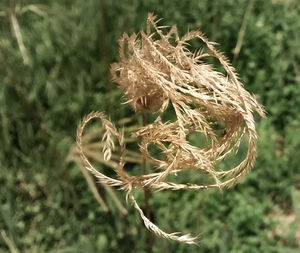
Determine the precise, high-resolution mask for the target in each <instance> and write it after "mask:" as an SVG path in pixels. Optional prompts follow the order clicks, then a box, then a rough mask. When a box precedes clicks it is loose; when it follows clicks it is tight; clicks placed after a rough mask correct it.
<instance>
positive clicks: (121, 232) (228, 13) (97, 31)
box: [0, 0, 300, 252]
mask: <svg viewBox="0 0 300 253" xmlns="http://www.w3.org/2000/svg"><path fill="white" fill-rule="evenodd" d="M14 4H15V7H14ZM247 10H248V14H247V15H246V18H245V19H244V17H245V13H246V12H247ZM149 11H151V12H154V13H155V14H157V15H158V17H163V18H164V20H163V21H162V24H163V25H172V24H177V25H178V28H179V31H180V34H184V33H185V32H186V31H187V30H188V29H190V30H192V29H198V28H200V29H201V30H202V31H203V32H205V33H206V35H207V36H208V38H209V39H210V40H213V41H216V42H218V43H219V44H220V46H219V49H220V50H222V51H224V52H226V54H227V56H228V57H229V58H230V59H233V58H235V59H234V64H235V66H236V68H237V70H238V72H239V73H240V77H241V79H242V81H243V82H244V83H245V86H246V89H247V90H249V91H251V92H252V93H255V94H256V95H257V96H258V98H259V101H260V102H261V103H263V104H264V105H265V107H266V110H267V112H268V118H267V119H264V120H260V119H259V120H258V124H257V130H258V133H259V144H258V148H259V157H258V159H257V162H256V165H255V168H254V169H253V171H252V173H250V174H249V175H248V176H247V177H246V179H245V180H243V182H241V183H239V184H238V185H237V186H236V187H234V188H231V189H229V190H224V191H223V192H219V191H216V190H207V191H200V192H194V191H182V192H161V193H155V194H152V197H151V201H150V204H151V209H152V212H153V216H154V219H155V222H156V223H157V224H158V225H159V226H161V227H162V228H164V229H165V230H167V231H184V232H191V233H192V234H194V235H195V234H199V233H200V243H199V246H188V245H183V244H179V243H176V242H168V241H164V240H162V239H155V241H154V246H153V251H154V252H299V249H300V233H299V231H300V166H299V164H300V114H299V110H300V74H299V71H300V69H299V62H300V47H299V45H300V32H299V31H300V16H299V13H300V5H299V3H298V1H297V0H250V1H246V0H239V1H236V0H218V1H216V0H215V1H211V0H201V1H197V0H194V1H191V0H173V1H167V0H160V1H158V0H139V1H138V0H128V1H123V0H114V1H112V0H111V1H110V0H89V1H81V0H73V1H71V0H51V1H50V0H24V1H20V0H19V1H17V0H16V1H1V3H0V62H1V64H0V144H1V148H0V201H1V204H0V230H1V231H0V232H1V236H0V252H145V251H146V246H145V245H146V243H145V241H146V231H145V229H144V227H143V225H142V224H141V221H140V218H139V217H138V214H137V213H136V211H135V210H134V208H133V207H130V206H128V210H129V214H128V215H126V216H123V215H122V214H121V213H120V211H119V209H118V208H117V207H116V206H115V205H114V203H113V202H112V201H111V199H110V197H109V196H106V192H105V191H102V192H101V190H102V188H100V192H101V194H102V196H103V197H104V198H105V201H106V202H107V205H108V207H109V211H108V212H105V210H104V209H103V208H102V207H100V206H99V205H98V203H97V201H96V200H95V199H94V197H93V194H92V192H91V191H90V189H89V187H88V185H87V183H86V181H85V179H84V177H83V175H82V173H81V171H80V169H79V168H78V166H77V165H76V164H74V163H69V162H67V161H66V157H67V154H68V152H69V150H70V147H71V145H72V144H73V143H74V139H75V131H76V126H77V123H78V122H79V120H80V119H81V118H82V116H83V115H84V114H87V113H88V112H90V111H92V110H101V111H105V112H106V113H107V114H108V115H110V118H111V119H112V120H113V121H114V120H117V119H120V118H124V117H128V116H131V115H132V114H133V112H132V110H131V109H130V108H129V107H126V106H120V103H121V102H122V101H123V98H122V94H121V93H120V91H119V90H118V89H117V88H116V86H115V85H114V84H111V82H110V76H109V65H110V63H112V62H114V61H117V60H118V44H117V43H118V38H119V37H120V36H121V34H122V33H123V32H128V33H133V32H138V31H139V30H141V29H144V27H145V22H146V17H147V13H148V12H149ZM243 20H245V26H244V28H245V29H244V28H243V26H242V23H243ZM16 22H17V24H18V25H19V32H18V28H17V26H18V25H16ZM241 28H242V29H241ZM243 31H245V34H244V37H243V38H242V35H243V34H242V32H243ZM239 34H240V35H241V38H242V41H241V42H242V47H241V51H240V53H239V54H238V55H237V56H235V57H234V52H236V51H234V48H236V44H237V41H238V38H239ZM20 36H21V37H20ZM22 43H23V44H24V48H22V45H21V44H22ZM20 45H21V50H20ZM195 46H197V45H195ZM139 117H140V116H139ZM137 122H138V120H137ZM139 122H140V121H139ZM237 156H240V154H238V155H237ZM239 158H241V157H237V158H236V159H239ZM186 177H187V178H186V179H187V180H189V179H190V178H191V177H192V175H187V176H186ZM117 194H118V197H119V199H120V200H121V201H122V202H123V203H124V198H125V196H124V194H122V193H121V192H117ZM138 198H140V201H141V203H142V198H143V195H142V193H141V194H140V195H139V196H138ZM124 205H125V206H126V203H124Z"/></svg>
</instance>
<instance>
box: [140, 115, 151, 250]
mask: <svg viewBox="0 0 300 253" xmlns="http://www.w3.org/2000/svg"><path fill="white" fill-rule="evenodd" d="M142 117H143V126H146V125H147V121H148V119H147V113H145V112H143V113H142ZM142 166H143V174H144V175H147V174H148V168H147V162H146V158H145V157H143V164H142ZM144 198H145V208H146V212H145V213H146V217H147V218H148V219H149V220H151V211H150V205H149V198H150V189H149V188H148V187H144ZM152 242H153V238H152V234H151V232H150V231H149V230H148V231H147V252H148V253H151V252H152Z"/></svg>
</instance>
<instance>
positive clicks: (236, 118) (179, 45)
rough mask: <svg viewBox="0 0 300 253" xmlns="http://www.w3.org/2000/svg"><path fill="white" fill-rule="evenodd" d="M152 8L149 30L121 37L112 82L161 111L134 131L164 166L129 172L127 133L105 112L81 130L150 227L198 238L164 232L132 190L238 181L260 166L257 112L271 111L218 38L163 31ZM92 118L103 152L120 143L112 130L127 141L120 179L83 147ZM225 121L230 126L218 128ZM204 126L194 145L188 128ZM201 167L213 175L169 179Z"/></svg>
mask: <svg viewBox="0 0 300 253" xmlns="http://www.w3.org/2000/svg"><path fill="white" fill-rule="evenodd" d="M157 22H158V21H156V20H155V16H154V15H153V14H149V15H148V20H147V30H146V32H144V31H141V32H140V33H139V34H138V35H136V34H133V35H131V36H129V35H128V34H126V33H125V34H124V35H123V36H122V38H121V39H120V42H119V45H120V58H121V60H120V62H118V63H114V64H112V65H111V73H112V76H113V81H114V82H116V83H118V85H119V86H120V88H121V89H122V90H123V91H124V93H125V96H126V98H127V102H128V103H129V104H131V105H132V107H133V108H134V109H135V110H136V111H141V112H143V113H149V112H158V113H159V114H158V117H157V119H156V120H155V121H154V122H153V123H151V124H148V125H146V126H143V127H141V128H140V129H138V130H137V131H136V132H135V136H137V137H139V138H140V143H139V145H140V152H141V154H142V155H143V156H144V158H145V159H146V160H147V161H148V162H149V163H150V164H151V165H153V166H154V167H156V168H157V170H158V172H156V173H151V174H146V175H141V176H130V175H129V174H128V173H127V172H126V171H125V170H124V164H125V161H126V146H125V143H124V136H123V134H122V132H121V131H119V130H118V129H116V127H115V126H114V124H113V123H112V122H110V121H109V120H107V118H106V117H105V115H104V114H103V113H101V112H92V113H90V114H88V115H87V116H86V117H85V118H84V119H83V121H82V123H81V124H79V126H78V129H77V147H78V150H79V153H80V156H81V159H82V161H83V162H84V164H85V167H86V169H87V170H89V171H90V172H91V173H92V174H93V175H94V176H95V177H97V178H98V179H99V181H100V182H101V183H103V184H107V185H110V186H116V187H119V188H120V189H122V190H124V191H126V193H127V199H130V200H131V202H132V203H133V205H134V207H135V208H136V209H137V210H138V212H139V214H140V216H141V218H142V220H143V222H144V224H145V226H146V227H147V229H149V230H150V231H152V232H154V233H155V234H156V235H158V236H161V237H164V238H168V239H172V240H177V241H180V242H184V243H188V244H193V243H195V238H193V237H191V236H190V235H189V234H187V235H179V234H178V233H170V234H168V233H165V232H164V231H162V230H161V229H159V228H158V227H157V226H156V225H155V224H153V223H152V222H151V221H150V220H149V219H148V218H147V217H146V216H145V215H144V213H143V211H142V209H141V208H140V207H139V205H138V203H137V202H136V200H135V198H134V195H133V191H132V189H133V188H147V189H151V188H152V189H155V190H167V189H168V190H181V189H195V190H198V189H207V188H219V189H221V188H223V187H225V186H232V185H234V184H235V183H236V182H238V181H239V180H240V179H242V178H243V176H244V175H245V174H246V173H247V172H249V170H250V169H251V168H252V167H253V165H254V161H255V159H256V155H257V152H256V141H257V134H256V130H255V122H254V118H253V112H255V111H256V112H258V114H259V115H260V116H264V109H263V107H262V106H261V105H259V104H258V102H257V101H256V99H255V98H254V96H252V95H250V94H249V93H248V92H247V91H246V90H245V89H244V88H243V85H242V83H241V82H240V81H239V79H238V77H237V74H236V73H235V70H234V68H233V67H232V66H231V65H230V64H229V62H228V60H227V59H226V58H225V57H224V56H223V55H222V54H221V53H220V52H218V51H217V50H216V49H215V47H214V43H212V42H209V41H208V39H207V38H206V37H205V36H204V35H203V33H201V32H200V31H191V32H188V33H187V34H186V35H184V36H183V37H182V38H179V36H178V33H177V28H176V26H173V27H171V28H170V29H169V30H168V31H167V32H165V33H164V32H163V30H164V29H165V27H159V26H158V25H157ZM192 39H198V40H200V41H202V42H203V43H204V45H205V47H204V48H203V49H201V50H198V51H196V52H191V51H190V50H189V49H188V46H189V44H188V42H189V41H190V40H192ZM208 57H213V58H215V59H217V60H218V61H219V63H220V66H222V67H223V68H224V69H225V71H226V74H222V73H221V72H218V71H216V70H215V69H214V68H213V66H211V65H210V64H208V60H207V59H208ZM168 107H172V108H173V109H174V111H175V114H176V118H177V120H176V121H173V122H163V120H162V117H161V116H162V115H163V114H164V113H165V111H166V109H167V108H168ZM93 118H99V119H101V120H102V124H103V126H104V128H105V129H106V130H105V133H104V135H103V142H104V145H103V152H104V158H105V159H106V160H109V159H110V156H111V152H112V150H113V149H114V148H115V145H114V142H113V141H112V137H113V136H114V137H115V138H116V139H117V140H118V143H119V145H120V149H121V155H120V161H119V163H118V166H115V167H114V170H115V172H116V174H117V177H116V179H113V178H110V177H107V176H105V175H104V174H102V173H101V172H99V171H98V170H96V169H95V168H94V166H93V165H92V164H91V163H90V161H89V160H88V159H87V157H86V155H85V152H84V150H83V147H82V134H83V130H84V127H85V125H86V124H87V123H88V122H89V121H90V120H91V119H93ZM216 125H223V126H224V128H223V133H221V134H220V133H219V131H218V130H216ZM193 132H197V133H199V134H202V135H203V136H205V137H206V139H207V142H208V144H207V145H206V146H204V147H196V146H193V145H191V143H189V141H188V140H187V135H188V134H189V133H193ZM246 134H247V137H248V151H247V154H246V157H245V159H244V160H243V161H241V162H240V164H239V165H237V166H236V167H234V168H231V169H227V170H220V169H218V166H217V165H218V163H219V162H220V161H221V160H223V159H225V158H226V157H227V156H228V155H229V154H231V153H232V152H233V151H235V150H237V149H238V147H239V145H240V142H241V140H242V139H243V138H245V136H246ZM150 144H152V145H156V146H157V147H158V148H159V149H160V150H161V152H162V154H163V155H164V159H161V160H159V159H157V158H155V157H153V156H152V155H151V154H150V153H149V151H148V146H149V145H150ZM187 170H197V171H199V173H205V174H206V175H208V176H210V177H211V179H212V180H213V182H212V183H210V184H198V185H197V184H188V183H187V184H177V183H174V182H169V181H166V179H167V177H168V175H170V174H174V173H176V174H179V173H180V172H182V171H187Z"/></svg>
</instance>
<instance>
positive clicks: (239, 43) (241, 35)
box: [232, 0, 254, 65]
mask: <svg viewBox="0 0 300 253" xmlns="http://www.w3.org/2000/svg"><path fill="white" fill-rule="evenodd" d="M253 5H254V0H250V1H249V3H248V6H247V9H246V11H245V15H244V18H243V22H242V25H241V28H240V31H239V35H238V40H237V43H236V46H235V49H234V50H233V61H232V64H233V65H235V64H236V62H237V59H238V57H239V54H240V51H241V49H242V45H243V41H244V37H245V34H246V28H247V23H248V19H249V16H250V14H251V10H252V8H253Z"/></svg>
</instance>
